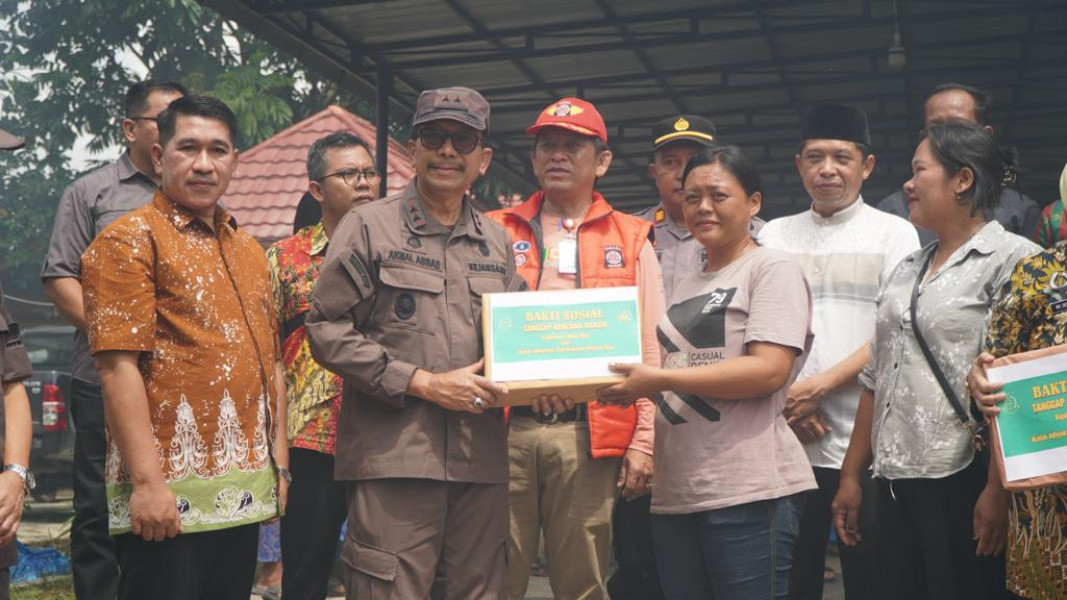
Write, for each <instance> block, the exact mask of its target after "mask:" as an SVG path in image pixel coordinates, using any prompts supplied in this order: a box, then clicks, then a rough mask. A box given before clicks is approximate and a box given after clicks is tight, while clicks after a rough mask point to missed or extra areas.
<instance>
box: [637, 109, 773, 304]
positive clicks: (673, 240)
mask: <svg viewBox="0 0 1067 600" xmlns="http://www.w3.org/2000/svg"><path fill="white" fill-rule="evenodd" d="M715 136H716V134H715V126H714V125H712V123H711V121H709V120H707V119H705V118H704V117H700V116H697V115H677V116H674V117H667V118H666V119H663V120H662V121H659V122H658V123H656V124H655V125H653V126H652V157H651V158H652V162H650V163H649V164H648V174H649V175H651V176H652V179H654V180H655V182H656V190H658V191H659V204H656V205H655V206H652V207H649V208H647V209H645V210H643V211H641V212H639V213H636V214H635V215H634V216H637V217H640V218H642V219H644V220H646V221H651V222H652V225H653V227H654V228H655V236H656V239H655V244H656V258H658V259H659V264H660V268H661V269H662V270H663V293H664V295H665V296H666V298H667V305H668V306H670V303H671V295H672V292H673V291H674V287H675V286H676V285H677V284H678V283H679V282H680V281H682V280H683V279H685V278H686V277H688V276H689V275H690V274H692V273H695V272H697V271H699V270H701V269H703V268H704V262H705V261H706V260H707V251H706V250H704V248H703V246H701V245H700V244H698V243H697V241H696V240H694V239H693V236H692V235H690V234H689V230H688V229H686V227H685V219H684V218H682V199H683V193H682V171H684V170H685V164H686V163H687V162H689V159H690V158H691V157H692V156H693V155H694V154H696V152H697V150H699V149H700V148H702V147H705V146H714V145H715V144H716V143H718V142H717V140H716V137H715ZM763 223H764V221H763V219H760V218H759V217H754V218H753V219H752V226H751V233H752V235H753V236H755V235H756V234H757V233H759V228H760V227H762V226H763Z"/></svg>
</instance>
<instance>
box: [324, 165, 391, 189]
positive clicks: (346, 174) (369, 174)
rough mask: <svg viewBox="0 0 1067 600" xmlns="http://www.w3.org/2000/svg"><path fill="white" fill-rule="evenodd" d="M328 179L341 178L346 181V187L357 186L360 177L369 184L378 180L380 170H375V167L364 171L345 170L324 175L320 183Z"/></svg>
mask: <svg viewBox="0 0 1067 600" xmlns="http://www.w3.org/2000/svg"><path fill="white" fill-rule="evenodd" d="M327 177H340V178H341V179H343V180H344V182H345V185H356V184H357V183H359V178H360V177H362V178H363V179H366V180H367V183H370V182H371V181H373V180H375V179H378V177H379V174H378V169H375V168H374V167H367V168H366V169H363V170H362V171H361V170H359V169H345V170H344V171H338V172H336V173H330V174H329V175H323V176H322V177H319V179H318V181H322V180H324V179H326V178H327Z"/></svg>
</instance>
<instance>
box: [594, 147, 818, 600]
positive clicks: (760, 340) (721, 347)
mask: <svg viewBox="0 0 1067 600" xmlns="http://www.w3.org/2000/svg"><path fill="white" fill-rule="evenodd" d="M683 181H684V185H685V203H684V213H685V221H686V226H687V227H688V228H689V230H690V231H691V232H692V234H693V237H694V238H695V239H696V240H697V241H698V242H700V244H702V245H703V246H704V247H705V248H706V249H707V253H708V260H707V267H706V268H705V270H704V271H703V272H701V273H695V274H693V275H691V276H690V277H688V278H686V279H685V280H683V281H682V282H681V283H680V284H679V286H678V287H677V288H676V290H675V292H674V297H673V304H672V305H671V306H670V307H669V308H668V309H667V314H666V315H665V316H664V318H663V320H662V321H660V325H659V327H658V328H657V333H658V335H659V340H660V344H661V345H662V347H663V352H664V365H663V368H661V369H660V368H654V367H648V366H645V365H618V366H617V367H616V369H617V371H618V372H620V373H623V374H625V375H626V376H627V379H626V381H624V382H623V383H620V384H618V385H615V386H612V387H610V388H607V389H605V390H602V391H601V394H600V400H601V401H602V402H609V403H611V402H621V403H626V402H632V401H634V400H635V399H636V398H640V397H656V396H660V399H659V401H658V408H659V410H658V411H657V415H656V440H655V452H654V455H653V460H654V465H655V468H654V473H655V476H654V478H653V484H652V513H653V514H652V534H653V541H654V546H655V552H656V564H657V567H658V569H659V577H660V581H661V584H662V587H663V591H664V594H665V596H666V597H667V598H709V597H712V596H714V597H715V598H717V599H719V600H724V599H725V600H729V599H731V598H737V599H742V598H743V599H746V600H747V599H752V598H785V597H787V594H788V584H789V570H790V565H791V562H792V556H793V547H794V545H795V542H796V536H797V531H798V528H799V518H800V508H801V492H804V491H806V490H810V489H814V488H815V478H814V476H813V475H812V471H811V467H810V465H809V464H808V459H807V457H806V455H805V454H804V450H803V448H802V447H801V445H800V442H799V441H798V440H797V438H796V436H795V435H794V433H793V431H792V430H791V429H790V428H789V425H788V424H787V423H786V420H785V418H784V417H783V416H782V414H781V413H782V409H783V408H784V407H785V399H786V398H785V394H786V390H787V389H788V388H789V385H790V384H791V383H792V381H793V380H794V379H795V378H796V374H797V372H798V371H799V370H800V367H801V366H802V365H803V363H804V359H805V358H806V353H807V351H808V350H809V349H810V348H811V340H812V333H811V311H812V307H811V290H810V288H809V287H808V284H807V282H806V281H805V279H804V275H803V272H802V271H801V269H800V267H799V265H797V264H796V263H795V262H794V260H793V259H792V258H791V256H790V255H788V254H786V253H784V252H779V251H777V250H770V249H766V248H760V247H759V246H757V245H756V243H755V242H754V241H753V240H752V238H751V237H750V236H749V222H750V220H751V219H752V218H753V217H754V216H755V215H756V213H757V212H759V209H760V204H761V201H762V192H761V185H760V180H759V176H758V174H757V173H756V169H755V166H754V165H753V163H752V162H751V161H750V160H749V159H748V158H747V157H745V155H744V154H742V153H741V151H740V150H739V149H738V148H736V147H734V146H725V147H720V148H712V149H705V150H702V151H701V152H699V153H697V154H696V155H694V156H693V158H692V159H690V161H689V164H688V165H686V168H685V171H684V173H683ZM661 393H662V394H661Z"/></svg>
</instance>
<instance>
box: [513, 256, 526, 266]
mask: <svg viewBox="0 0 1067 600" xmlns="http://www.w3.org/2000/svg"><path fill="white" fill-rule="evenodd" d="M525 264H526V255H525V254H516V255H515V266H516V267H521V266H523V265H525Z"/></svg>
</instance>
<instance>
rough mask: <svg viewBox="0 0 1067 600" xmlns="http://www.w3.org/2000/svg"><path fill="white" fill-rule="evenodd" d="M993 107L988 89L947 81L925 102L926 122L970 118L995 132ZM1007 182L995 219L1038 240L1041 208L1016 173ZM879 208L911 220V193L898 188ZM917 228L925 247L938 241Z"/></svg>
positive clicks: (930, 233) (929, 233)
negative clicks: (1019, 184)
mask: <svg viewBox="0 0 1067 600" xmlns="http://www.w3.org/2000/svg"><path fill="white" fill-rule="evenodd" d="M992 106H993V96H992V95H991V94H990V93H989V92H987V91H985V90H981V89H978V88H975V87H971V86H969V85H963V84H961V83H943V84H941V85H939V86H937V87H935V88H934V89H933V91H932V92H930V95H929V96H927V97H926V102H925V103H924V104H923V121H924V124H925V125H926V126H929V125H932V124H934V123H946V122H949V121H966V122H968V123H977V124H979V125H981V126H983V127H985V128H986V129H988V130H989V131H990V132H991V133H992V131H993V127H992V126H991V125H989V124H988V118H989V112H990V110H991V109H992ZM1007 183H1008V185H1007V186H1006V187H1004V188H1003V190H1001V193H1000V203H999V204H998V205H997V208H996V209H995V210H994V211H993V219H994V220H996V221H997V222H998V223H1000V224H1001V225H1003V226H1004V229H1007V230H1008V231H1010V232H1012V233H1016V234H1019V235H1021V236H1023V237H1025V238H1027V239H1034V238H1035V237H1036V235H1037V224H1038V221H1039V220H1040V219H1041V207H1039V206H1038V205H1037V202H1034V201H1033V200H1032V199H1031V198H1028V197H1027V196H1025V195H1023V193H1022V192H1020V191H1019V190H1017V189H1015V188H1014V187H1012V185H1013V184H1015V179H1014V175H1012V177H1011V181H1008V182H1007ZM875 208H877V209H879V210H884V211H885V212H887V213H892V214H894V215H897V216H898V217H904V218H905V219H907V218H908V195H907V194H905V193H904V190H903V189H898V190H897V191H895V192H893V193H892V194H890V195H888V196H886V197H885V198H884V199H883V200H882V201H881V202H879V203H878V204H877V205H875ZM916 230H917V231H918V232H919V243H920V244H922V245H923V246H926V245H927V244H929V243H930V242H932V241H934V239H935V236H934V234H933V233H932V232H930V231H927V230H925V229H920V228H918V227H916Z"/></svg>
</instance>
